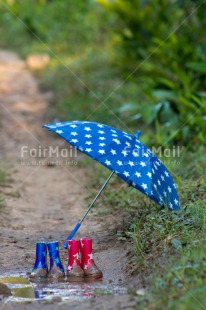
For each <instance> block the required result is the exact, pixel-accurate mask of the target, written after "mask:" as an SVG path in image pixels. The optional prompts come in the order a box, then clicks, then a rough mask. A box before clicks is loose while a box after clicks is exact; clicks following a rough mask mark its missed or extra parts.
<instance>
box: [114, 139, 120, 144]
mask: <svg viewBox="0 0 206 310" xmlns="http://www.w3.org/2000/svg"><path fill="white" fill-rule="evenodd" d="M112 141H114V142H115V143H117V144H121V142H120V141H119V140H118V139H112Z"/></svg>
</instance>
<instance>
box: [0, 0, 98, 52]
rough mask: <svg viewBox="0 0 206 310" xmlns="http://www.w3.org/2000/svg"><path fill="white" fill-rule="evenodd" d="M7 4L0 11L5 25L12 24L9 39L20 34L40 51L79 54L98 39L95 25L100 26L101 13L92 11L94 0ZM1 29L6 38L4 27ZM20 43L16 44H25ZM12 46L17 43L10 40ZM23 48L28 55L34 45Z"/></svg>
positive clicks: (7, 2)
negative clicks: (98, 19) (88, 44)
mask: <svg viewBox="0 0 206 310" xmlns="http://www.w3.org/2000/svg"><path fill="white" fill-rule="evenodd" d="M4 3H5V6H4V5H3V4H1V5H0V10H1V13H2V18H3V25H4V26H6V25H8V29H7V30H8V34H7V37H10V36H12V35H13V36H14V35H15V34H16V33H17V34H18V32H20V33H19V34H20V35H22V36H23V40H24V41H27V42H30V44H31V45H32V47H33V48H35V47H36V49H39V51H40V52H41V51H43V50H45V48H46V46H48V50H47V52H50V53H51V54H53V53H61V54H65V53H66V54H68V53H69V54H72V53H74V52H75V53H77V52H81V50H82V47H83V46H85V45H86V44H87V43H88V41H91V40H95V39H96V40H98V38H96V28H95V27H93V24H95V25H96V24H97V16H98V14H94V11H92V10H91V6H92V2H91V1H90V0H87V1H84V0H79V1H78V5H77V4H76V3H75V2H74V1H72V0H67V1H59V0H53V1H29V2H28V1H27V0H20V1H4ZM1 30H2V35H3V31H4V28H3V27H2V28H1ZM4 37H5V35H3V38H4ZM16 40H17V39H16V38H15V39H14V41H15V42H16V44H15V45H17V44H18V43H19V42H21V41H18V40H17V41H16ZM19 40H20V38H19ZM39 43H41V44H39ZM10 44H13V42H12V41H10ZM22 49H24V51H26V52H27V51H28V50H31V46H28V45H27V46H26V47H24V46H22ZM46 49H47V48H46Z"/></svg>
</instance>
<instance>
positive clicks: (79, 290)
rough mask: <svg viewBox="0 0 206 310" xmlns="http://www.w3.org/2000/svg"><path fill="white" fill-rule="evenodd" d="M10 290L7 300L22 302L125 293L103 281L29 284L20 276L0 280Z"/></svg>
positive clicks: (124, 290)
mask: <svg viewBox="0 0 206 310" xmlns="http://www.w3.org/2000/svg"><path fill="white" fill-rule="evenodd" d="M0 282H2V283H5V284H6V285H7V286H8V287H9V288H10V290H11V292H12V296H11V297H8V299H9V300H15V301H16V300H18V301H24V300H28V299H32V300H34V299H52V298H54V297H57V296H58V297H60V298H61V300H68V299H81V300H82V299H83V298H85V299H87V298H91V297H94V296H100V295H119V294H123V293H125V292H126V288H124V287H123V286H119V285H118V286H117V285H115V284H113V283H109V281H108V280H107V279H104V280H89V281H88V280H84V281H82V282H74V281H69V280H68V279H67V278H65V279H62V280H61V281H60V280H57V279H55V280H48V279H40V280H39V279H38V280H37V279H36V280H35V281H34V280H32V282H30V281H29V280H28V278H26V277H21V276H9V277H2V278H0Z"/></svg>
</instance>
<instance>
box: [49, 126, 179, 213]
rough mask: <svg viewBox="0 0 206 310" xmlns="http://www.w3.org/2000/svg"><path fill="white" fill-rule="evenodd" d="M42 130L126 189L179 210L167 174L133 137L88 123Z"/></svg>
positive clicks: (164, 168)
mask: <svg viewBox="0 0 206 310" xmlns="http://www.w3.org/2000/svg"><path fill="white" fill-rule="evenodd" d="M45 127H46V128H48V129H50V130H52V131H54V132H56V133H57V134H59V135H60V136H61V137H63V138H64V139H65V140H66V141H68V142H69V143H71V144H72V145H73V146H75V147H76V149H78V150H80V151H82V152H85V153H86V154H87V155H89V156H90V157H91V158H94V159H95V160H97V161H99V162H100V163H102V164H103V165H104V166H106V167H107V168H109V169H110V170H114V171H115V172H116V174H118V176H119V177H120V178H122V179H124V180H125V181H126V182H127V183H128V184H129V185H130V186H133V187H135V188H137V189H140V188H141V191H142V192H143V193H145V194H146V195H148V196H149V197H150V198H151V199H153V200H155V201H156V202H157V201H158V203H159V204H163V205H164V206H167V207H169V209H172V208H173V210H174V209H175V210H178V209H180V203H179V198H178V194H177V191H176V189H175V185H174V182H173V180H172V177H171V175H170V173H169V172H168V171H167V169H166V167H165V166H164V164H163V163H162V162H161V160H159V159H158V158H157V156H156V155H155V154H154V153H153V152H152V151H150V150H149V149H148V148H147V147H146V146H145V145H144V144H143V143H142V142H141V141H140V140H139V139H138V138H137V137H136V136H135V135H130V134H128V133H126V132H124V131H121V130H118V129H116V130H115V129H113V128H112V127H110V126H107V125H104V124H98V123H94V122H89V121H87V122H85V121H83V122H81V121H74V122H68V121H67V122H61V123H58V124H49V125H45ZM135 167H137V168H136V169H135ZM151 188H152V189H153V191H152V190H151ZM148 191H149V192H148ZM162 197H164V199H163V198H162Z"/></svg>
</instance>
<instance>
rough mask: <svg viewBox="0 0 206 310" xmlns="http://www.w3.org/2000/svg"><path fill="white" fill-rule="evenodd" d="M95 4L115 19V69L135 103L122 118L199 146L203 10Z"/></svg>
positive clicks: (133, 1) (156, 0) (139, 2)
mask: <svg viewBox="0 0 206 310" xmlns="http://www.w3.org/2000/svg"><path fill="white" fill-rule="evenodd" d="M97 2H98V3H101V4H102V5H104V6H105V7H106V9H107V10H108V11H109V12H110V13H111V15H112V16H114V15H115V16H116V21H115V22H114V18H112V24H111V25H112V26H113V30H114V36H113V42H114V44H115V46H116V47H118V49H119V59H120V61H119V62H118V64H119V63H122V72H123V74H124V77H125V78H126V79H127V78H129V79H130V80H132V81H133V82H134V83H135V85H136V88H137V93H138V94H139V98H138V101H139V103H137V102H132V103H130V104H129V105H128V104H125V107H123V109H124V112H125V111H129V115H130V116H131V120H132V118H133V119H135V117H134V115H136V118H140V116H141V118H142V119H143V120H144V121H145V122H146V123H147V124H156V129H158V126H159V124H160V125H161V124H162V125H163V126H164V130H166V131H167V132H168V134H169V138H170V139H171V138H173V137H175V139H176V140H181V141H188V140H189V138H191V137H196V139H199V140H201V141H204V140H205V139H204V135H205V133H206V91H205V82H206V53H205V52H206V38H205V31H204V29H205V28H206V18H205V17H206V6H205V5H204V4H203V3H202V5H201V6H200V4H199V7H198V4H197V3H196V1H191V0H190V1H184V0H181V1H180V0H176V1H167V0H150V1H148V0H146V1H145V0H144V1H143V0H126V1H125V0H113V1H109V0H97ZM131 73H132V74H131ZM128 75H129V76H128ZM121 109H122V108H121ZM120 112H121V110H120ZM175 129H176V130H175Z"/></svg>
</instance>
